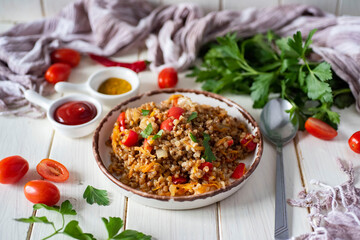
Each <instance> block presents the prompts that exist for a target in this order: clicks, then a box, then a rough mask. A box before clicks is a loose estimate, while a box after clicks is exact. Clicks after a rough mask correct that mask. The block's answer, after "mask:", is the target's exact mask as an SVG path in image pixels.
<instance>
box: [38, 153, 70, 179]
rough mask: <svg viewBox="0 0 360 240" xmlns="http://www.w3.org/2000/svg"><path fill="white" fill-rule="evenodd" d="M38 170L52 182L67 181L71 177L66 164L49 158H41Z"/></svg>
mask: <svg viewBox="0 0 360 240" xmlns="http://www.w3.org/2000/svg"><path fill="white" fill-rule="evenodd" d="M36 171H37V172H38V173H39V175H40V176H42V177H43V178H45V179H47V180H49V181H52V182H65V181H66V180H67V179H68V178H69V171H68V170H67V168H66V167H65V166H64V165H62V164H61V163H59V162H57V161H55V160H52V159H48V158H46V159H43V160H41V162H40V163H39V164H38V165H37V166H36Z"/></svg>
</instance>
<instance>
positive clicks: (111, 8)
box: [0, 0, 360, 115]
mask: <svg viewBox="0 0 360 240" xmlns="http://www.w3.org/2000/svg"><path fill="white" fill-rule="evenodd" d="M314 28H317V29H318V30H319V31H318V32H317V33H316V34H315V35H314V38H313V39H314V44H313V46H312V47H313V49H314V51H315V52H316V53H317V54H319V55H320V56H321V57H322V58H323V59H325V60H326V61H328V62H329V63H330V64H331V66H332V68H333V69H334V71H335V72H336V73H337V74H338V75H339V76H340V77H341V78H342V79H343V80H345V81H346V82H348V83H349V85H350V88H351V91H352V93H353V95H354V96H355V98H356V109H357V110H358V111H360V97H359V93H360V17H346V16H342V17H335V16H333V15H330V14H326V13H324V12H323V11H321V10H320V9H318V8H315V7H311V6H306V5H283V6H279V7H270V8H264V9H255V8H249V9H245V10H243V11H231V10H224V11H218V12H211V13H209V14H207V15H205V16H203V13H202V11H201V9H200V8H199V7H198V6H196V5H193V4H189V3H181V4H177V5H170V6H160V7H157V8H153V7H152V6H151V5H150V4H149V3H148V2H146V1H140V0H122V1H114V0H79V1H76V2H74V3H73V4H70V5H68V6H67V7H65V8H64V9H63V10H62V11H61V12H60V14H59V15H58V16H56V17H53V18H47V19H43V20H39V21H36V22H32V23H25V24H18V25H16V26H15V27H13V28H12V29H10V30H9V31H7V32H5V33H3V34H1V35H0V115H9V114H15V115H23V114H25V113H26V112H29V111H33V110H35V108H34V107H33V106H32V105H30V104H29V103H28V102H27V101H26V100H25V99H24V97H23V90H24V89H34V90H36V91H38V92H40V93H41V94H43V95H48V94H49V93H51V92H52V91H53V88H52V86H50V85H49V84H47V82H46V81H45V80H44V78H43V75H44V72H45V71H46V69H47V68H48V67H49V65H50V57H49V56H50V52H51V51H52V50H54V49H56V48H60V47H67V48H73V49H76V50H78V51H80V52H81V53H86V52H92V53H95V54H98V55H104V56H111V55H113V54H115V53H121V52H124V51H126V50H127V49H130V48H135V47H139V46H141V45H144V44H145V43H146V46H147V48H148V60H150V61H152V63H151V66H150V68H151V70H153V71H158V70H159V69H161V68H163V67H167V66H172V67H175V68H176V69H178V70H185V69H187V68H188V67H189V66H191V65H192V64H193V62H194V60H195V58H196V54H197V52H198V50H199V48H200V47H201V45H203V44H205V43H207V42H209V41H212V40H214V39H215V38H216V37H218V36H223V35H224V34H226V33H227V32H236V33H237V34H238V36H240V37H247V36H252V35H254V34H256V33H259V32H260V33H265V32H266V31H267V30H269V29H272V30H273V31H275V33H277V34H279V35H281V36H289V35H292V34H293V33H294V32H296V31H297V30H300V31H301V32H302V33H303V36H304V37H306V36H307V34H308V33H309V31H310V30H312V29H314Z"/></svg>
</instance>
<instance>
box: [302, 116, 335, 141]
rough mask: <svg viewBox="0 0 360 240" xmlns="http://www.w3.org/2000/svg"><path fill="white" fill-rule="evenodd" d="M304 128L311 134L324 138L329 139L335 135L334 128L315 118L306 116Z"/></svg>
mask: <svg viewBox="0 0 360 240" xmlns="http://www.w3.org/2000/svg"><path fill="white" fill-rule="evenodd" d="M305 129H306V131H308V133H310V134H311V135H313V136H315V137H317V138H321V139H324V140H330V139H333V138H334V137H336V136H337V131H336V130H335V129H334V128H332V127H331V126H330V125H329V124H327V123H325V122H323V121H321V120H319V119H317V118H312V117H310V118H308V119H307V120H306V122H305Z"/></svg>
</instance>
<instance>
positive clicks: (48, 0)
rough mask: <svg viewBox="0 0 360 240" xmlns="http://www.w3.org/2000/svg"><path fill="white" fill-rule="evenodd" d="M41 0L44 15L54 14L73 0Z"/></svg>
mask: <svg viewBox="0 0 360 240" xmlns="http://www.w3.org/2000/svg"><path fill="white" fill-rule="evenodd" d="M40 1H42V4H43V7H44V15H45V16H46V17H49V16H56V15H57V14H58V13H59V12H60V10H61V9H62V8H63V7H65V6H66V5H68V4H69V3H72V2H74V0H56V1H54V0H40Z"/></svg>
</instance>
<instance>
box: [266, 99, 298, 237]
mask: <svg viewBox="0 0 360 240" xmlns="http://www.w3.org/2000/svg"><path fill="white" fill-rule="evenodd" d="M290 109H291V104H290V103H289V102H288V101H286V100H284V99H281V98H277V99H272V100H271V101H269V102H268V103H267V104H266V105H265V107H264V109H263V110H262V112H261V115H260V129H261V132H262V133H263V134H264V136H265V137H266V138H267V139H268V140H269V141H270V142H272V143H273V144H274V145H275V146H276V152H277V157H276V197H275V232H274V237H275V239H288V238H289V230H288V226H287V214H286V198H285V179H284V164H283V154H282V147H283V145H284V144H286V143H287V142H289V141H291V140H292V139H293V138H294V137H295V135H296V133H297V130H298V127H299V126H298V121H291V119H290V114H289V112H288V110H290ZM294 122H295V124H294Z"/></svg>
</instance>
